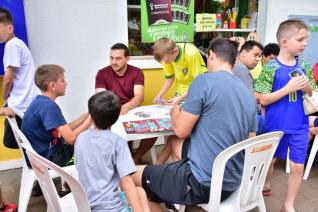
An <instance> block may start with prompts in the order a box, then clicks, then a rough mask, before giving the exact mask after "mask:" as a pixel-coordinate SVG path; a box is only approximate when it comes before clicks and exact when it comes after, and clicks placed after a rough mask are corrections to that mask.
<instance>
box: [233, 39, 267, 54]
mask: <svg viewBox="0 0 318 212" xmlns="http://www.w3.org/2000/svg"><path fill="white" fill-rule="evenodd" d="M254 46H257V47H258V48H259V49H261V50H262V51H263V49H264V47H263V45H262V44H260V43H259V42H257V41H255V40H248V41H246V42H245V43H244V44H243V45H242V47H241V49H240V52H239V53H241V52H242V51H243V50H245V51H247V52H249V51H251V50H252V49H253V48H254Z"/></svg>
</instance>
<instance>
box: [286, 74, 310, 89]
mask: <svg viewBox="0 0 318 212" xmlns="http://www.w3.org/2000/svg"><path fill="white" fill-rule="evenodd" d="M308 82H309V80H308V78H307V77H306V76H305V75H301V76H297V77H292V78H291V79H290V80H289V82H288V83H287V85H286V86H285V88H286V89H287V91H288V93H291V92H294V91H298V90H302V89H304V88H305V87H306V86H308Z"/></svg>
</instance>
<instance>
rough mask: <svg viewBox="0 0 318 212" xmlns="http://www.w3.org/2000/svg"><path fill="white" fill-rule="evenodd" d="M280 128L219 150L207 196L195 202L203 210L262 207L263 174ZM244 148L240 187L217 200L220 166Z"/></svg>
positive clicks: (281, 133)
mask: <svg viewBox="0 0 318 212" xmlns="http://www.w3.org/2000/svg"><path fill="white" fill-rule="evenodd" d="M283 134H284V133H283V132H281V131H277V132H272V133H267V134H263V135H259V136H257V137H254V138H250V139H247V140H245V141H242V142H240V143H237V144H235V145H233V146H230V147H229V148H227V149H225V150H224V151H222V152H221V153H220V154H219V155H218V156H217V157H216V159H215V161H214V164H213V168H212V177H211V188H210V194H211V195H210V199H209V202H208V204H201V205H199V206H200V207H202V208H203V209H204V210H206V211H209V212H210V211H212V212H218V211H224V212H238V211H249V210H251V209H253V208H255V207H258V208H259V211H266V207H265V203H264V198H263V195H262V189H263V186H264V182H265V178H266V174H267V171H268V168H269V166H270V162H271V160H272V158H273V155H274V153H275V150H276V148H277V146H278V143H279V141H280V139H281V138H282V136H283ZM242 150H245V161H244V169H243V175H242V182H241V185H240V187H239V188H238V189H237V190H236V191H234V192H233V193H232V194H231V196H230V197H229V198H228V199H226V200H225V201H223V202H220V200H221V192H222V182H223V175H224V169H225V165H226V163H227V161H228V160H229V159H230V158H231V157H232V156H234V155H235V154H236V153H238V152H240V151H242Z"/></svg>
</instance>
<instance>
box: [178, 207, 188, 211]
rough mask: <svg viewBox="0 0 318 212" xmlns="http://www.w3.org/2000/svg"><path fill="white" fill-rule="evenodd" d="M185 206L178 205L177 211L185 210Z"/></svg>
mask: <svg viewBox="0 0 318 212" xmlns="http://www.w3.org/2000/svg"><path fill="white" fill-rule="evenodd" d="M185 208H186V206H185V205H180V206H179V210H178V211H179V212H185Z"/></svg>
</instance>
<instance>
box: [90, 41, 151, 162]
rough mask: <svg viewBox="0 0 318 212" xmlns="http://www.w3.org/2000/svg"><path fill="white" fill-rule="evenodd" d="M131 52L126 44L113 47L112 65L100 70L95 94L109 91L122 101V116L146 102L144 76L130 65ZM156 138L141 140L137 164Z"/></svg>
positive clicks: (137, 152)
mask: <svg viewBox="0 0 318 212" xmlns="http://www.w3.org/2000/svg"><path fill="white" fill-rule="evenodd" d="M128 60H129V50H128V48H127V46H126V45H125V44H122V43H117V44H115V45H113V46H112V47H111V51H110V65H109V66H107V67H105V68H103V69H101V70H99V71H98V73H97V75H96V81H95V92H96V93H97V92H101V91H105V90H109V91H112V92H114V93H115V94H116V95H117V96H118V97H119V98H120V101H121V104H122V107H121V111H120V114H121V115H123V114H126V113H127V112H128V111H129V110H131V109H133V108H135V107H138V106H139V105H140V104H141V103H142V102H143V100H144V74H143V72H142V71H141V70H140V69H139V68H137V67H134V66H131V65H128ZM155 141H156V138H150V139H144V140H141V142H140V146H139V148H138V150H137V151H136V153H134V154H133V159H134V161H135V164H140V161H141V158H142V156H143V155H144V154H145V153H146V152H147V151H148V150H149V149H150V148H151V147H152V146H153V145H154V143H155Z"/></svg>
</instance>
